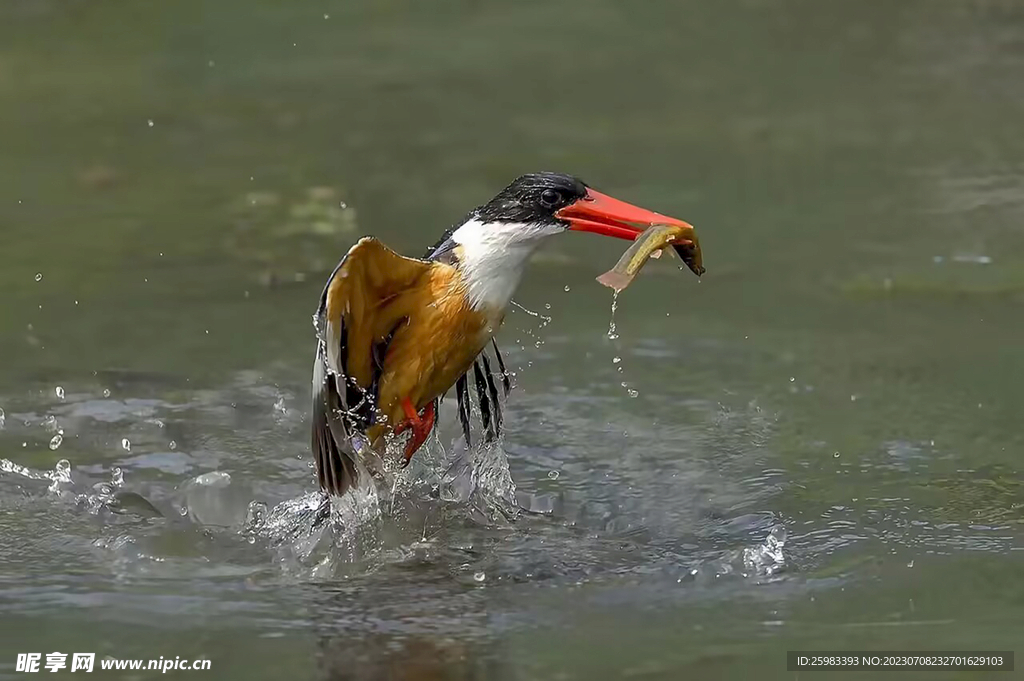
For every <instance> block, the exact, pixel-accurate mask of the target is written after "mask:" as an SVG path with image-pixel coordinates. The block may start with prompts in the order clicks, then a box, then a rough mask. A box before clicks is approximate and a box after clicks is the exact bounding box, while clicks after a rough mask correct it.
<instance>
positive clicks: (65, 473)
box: [47, 459, 72, 494]
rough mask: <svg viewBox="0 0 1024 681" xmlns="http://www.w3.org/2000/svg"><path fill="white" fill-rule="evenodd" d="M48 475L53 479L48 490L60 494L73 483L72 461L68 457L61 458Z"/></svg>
mask: <svg viewBox="0 0 1024 681" xmlns="http://www.w3.org/2000/svg"><path fill="white" fill-rule="evenodd" d="M47 477H49V478H50V480H51V481H52V482H51V483H50V487H49V489H48V490H47V491H49V492H50V493H51V494H60V493H61V492H63V491H65V488H66V487H69V486H70V485H71V484H72V480H71V462H70V461H68V460H67V459H61V460H60V461H58V462H57V465H56V466H54V467H53V470H52V471H50V473H49V474H48V476H47Z"/></svg>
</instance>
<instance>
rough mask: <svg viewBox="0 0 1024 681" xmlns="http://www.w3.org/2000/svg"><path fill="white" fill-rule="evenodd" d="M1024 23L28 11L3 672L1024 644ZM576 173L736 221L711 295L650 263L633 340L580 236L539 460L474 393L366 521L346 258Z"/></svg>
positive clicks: (779, 669) (515, 397) (573, 242)
mask: <svg viewBox="0 0 1024 681" xmlns="http://www.w3.org/2000/svg"><path fill="white" fill-rule="evenodd" d="M325 14H328V15H329V16H330V19H329V20H324V15H325ZM1022 41H1024V14H1022V11H1021V9H1020V8H1019V7H1018V5H1017V4H1015V3H998V2H987V1H986V2H971V1H966V2H958V3H934V2H923V1H920V2H918V1H916V0H911V1H909V2H903V3H877V2H875V3H872V2H868V3H865V2H853V1H849V2H833V3H819V2H811V1H810V0H785V1H783V2H776V3H770V4H765V3H758V2H749V1H746V0H743V1H740V0H737V1H736V2H725V3H703V2H695V1H694V2H684V3H678V2H672V3H670V2H665V1H660V0H659V1H656V2H647V3H637V4H636V6H635V7H633V6H632V5H631V6H630V9H629V11H628V12H625V11H623V9H622V6H621V3H612V2H607V1H605V0H594V1H593V2H589V3H587V6H586V11H581V5H580V4H579V3H571V2H568V1H567V0H559V1H556V2H552V3H547V4H545V7H544V11H543V12H539V11H537V7H534V6H533V5H532V4H530V3H525V4H524V3H520V4H517V3H504V4H493V3H492V4H475V5H472V4H471V5H467V4H464V3H455V4H447V5H444V4H442V5H440V6H431V7H429V8H428V7H426V6H422V7H421V6H415V5H413V4H408V3H407V4H403V5H401V6H399V5H387V4H385V5H378V4H373V3H338V2H329V3H328V4H326V5H318V6H316V7H312V8H310V7H302V6H301V4H294V3H293V4H282V3H269V2H264V1H263V0H257V1H256V2H255V3H246V4H244V5H243V4H241V3H238V2H234V1H233V0H228V1H226V2H221V3H216V4H213V5H211V4H210V3H204V4H202V5H200V4H199V3H196V2H193V1H192V0H185V1H184V2H179V3H169V4H168V3H165V4H162V5H161V4H153V5H146V6H142V5H140V6H138V7H134V8H126V7H124V6H120V5H108V4H104V3H84V4H82V3H47V2H29V1H27V0H15V1H14V2H8V3H4V4H3V6H2V8H0V98H3V99H4V103H5V104H6V106H0V129H2V130H4V131H5V133H6V134H5V135H4V138H3V140H4V142H3V145H2V146H3V153H2V154H0V169H2V170H3V171H4V172H3V176H4V177H5V178H7V180H6V181H5V182H3V183H0V235H2V241H3V253H4V255H5V261H4V267H0V283H2V284H3V287H2V289H0V290H2V291H3V294H2V295H3V307H2V309H3V314H0V325H2V331H3V333H0V359H2V361H0V406H2V411H0V607H2V609H3V612H4V622H5V624H7V625H8V626H7V627H6V628H5V636H4V639H3V643H0V677H5V678H6V677H8V676H10V677H20V674H16V673H15V672H14V670H13V664H14V660H15V657H16V654H17V653H18V652H27V651H36V652H41V653H48V652H52V651H54V650H59V651H65V650H67V651H93V652H96V653H97V654H98V655H100V656H104V655H110V656H114V657H122V658H123V657H139V658H143V657H146V658H149V657H153V658H157V657H160V656H165V657H168V656H169V657H174V656H181V657H183V658H186V657H187V658H200V657H208V658H209V659H211V660H212V663H213V669H214V670H216V674H217V677H218V678H227V679H233V678H246V679H249V678H267V679H278V678H289V679H291V678H309V679H342V678H344V679H379V678H393V679H399V678H401V679H470V678H473V679H488V680H491V679H496V680H500V679H554V678H561V679H605V678H607V679H613V678H631V677H632V678H645V679H666V680H667V679H678V678H691V677H692V678H748V677H752V676H755V675H756V676H757V677H758V678H762V677H768V678H778V677H785V678H791V675H790V674H786V672H785V671H784V669H785V662H784V660H785V656H784V651H785V650H787V649H797V648H804V649H815V648H817V649H828V648H848V649H853V648H868V649H876V650H881V649H893V648H901V647H909V648H913V647H917V648H936V647H937V648H947V649H964V648H972V647H973V648H982V649H984V648H987V649H999V648H1003V649H1007V648H1011V649H1012V648H1013V647H1014V646H1015V645H1018V639H1019V635H1018V630H1019V622H1020V619H1021V607H1020V603H1021V599H1022V587H1021V585H1020V584H1021V580H1020V574H1021V569H1022V567H1024V565H1022V560H1024V533H1022V530H1021V528H1022V527H1024V525H1022V522H1021V520H1022V518H1024V515H1022V509H1024V487H1022V486H1021V483H1020V477H1021V476H1020V473H1021V467H1020V452H1021V449H1022V446H1024V438H1022V434H1021V430H1020V426H1019V422H1020V414H1019V411H1020V409H1019V407H1020V405H1021V404H1024V387H1022V383H1021V381H1019V380H1018V378H1017V377H1018V376H1020V375H1024V374H1022V372H1024V362H1022V359H1021V354H1020V352H1019V350H1018V348H1019V347H1020V339H1021V338H1022V337H1024V316H1022V315H1021V304H1022V303H1024V278H1022V276H1021V272H1024V257H1022V256H1021V254H1022V253H1024V232H1022V231H1021V230H1020V225H1021V224H1024V223H1022V217H1024V139H1022V138H1021V136H1020V134H1019V133H1020V121H1021V120H1024V110H1022V109H1024V89H1022V88H1024V86H1022V83H1024V59H1022V56H1021V51H1020V49H1019V46H1020V45H1021V44H1022ZM438 45H443V46H444V49H437V46H438ZM15 74H16V77H15ZM595 88H600V92H601V94H600V96H594V91H595ZM150 121H152V125H150V124H149V122H150ZM540 169H559V170H567V171H570V172H575V173H578V174H580V175H581V176H582V177H584V178H585V179H586V180H587V181H588V182H590V183H591V184H593V185H594V186H595V187H596V188H598V189H599V190H602V191H605V192H607V193H610V194H612V195H614V196H616V197H619V198H622V199H625V200H629V201H632V202H635V203H637V204H639V205H642V206H645V207H649V208H652V209H654V210H659V211H662V212H665V213H667V214H670V215H675V216H678V217H680V218H683V219H686V220H688V221H690V222H692V223H693V224H695V225H696V226H697V228H698V230H699V231H700V237H701V243H702V246H703V247H704V250H705V256H706V261H707V266H708V274H707V275H706V276H705V277H704V278H703V280H702V281H701V283H700V284H699V285H698V283H697V280H696V279H695V278H694V277H693V276H692V275H690V274H689V273H688V272H679V271H677V269H676V267H674V266H673V263H671V262H669V263H662V262H661V261H660V260H659V261H654V262H651V263H649V264H648V266H647V267H645V269H644V271H643V273H642V274H641V275H640V276H639V277H638V278H637V280H636V281H635V282H634V283H633V284H632V285H631V286H630V288H629V289H628V290H626V291H624V292H623V293H622V295H621V296H619V297H618V299H617V303H616V310H615V316H614V322H615V328H614V332H615V334H616V335H618V338H616V339H614V340H609V338H608V337H607V336H606V332H607V330H608V328H609V326H608V325H609V321H610V320H609V301H608V296H607V290H606V289H605V288H604V287H602V286H600V285H599V284H597V283H595V282H594V281H593V279H594V277H595V276H596V275H597V274H599V273H600V272H603V271H605V270H606V269H607V268H608V267H610V266H611V265H612V264H613V263H614V262H615V261H616V259H617V258H618V257H619V256H620V255H621V253H622V248H623V246H624V242H623V243H619V242H616V243H612V242H610V241H609V240H604V239H601V238H599V237H596V236H593V235H582V234H567V235H564V236H562V237H558V238H556V239H555V240H553V242H552V243H551V244H550V247H549V248H546V249H545V250H544V251H543V252H541V253H539V254H538V256H537V259H536V261H535V262H534V263H533V265H532V266H531V268H530V271H529V272H528V275H527V279H526V281H525V282H524V285H523V287H522V289H521V290H520V292H519V293H518V295H517V301H518V303H520V304H521V305H522V306H523V307H524V308H526V309H528V310H542V311H543V312H544V314H543V315H542V316H541V317H534V316H531V315H528V314H518V312H519V311H520V310H519V309H518V308H516V309H515V310H513V311H512V312H511V313H510V314H509V315H508V319H507V321H506V328H505V329H503V330H502V331H501V333H500V335H499V342H500V343H502V345H503V347H504V348H505V350H506V351H507V355H508V357H507V360H508V364H509V369H510V370H512V371H514V372H515V374H516V386H515V389H514V391H513V394H512V398H511V399H510V401H509V403H508V404H507V405H506V406H505V408H504V409H503V416H504V421H505V425H506V436H505V438H504V440H503V441H502V442H501V443H500V446H497V447H492V448H487V449H483V450H481V449H477V448H466V447H465V446H464V445H463V444H462V443H460V442H459V441H458V438H457V436H458V428H457V427H456V426H455V424H456V419H455V417H454V408H455V407H454V404H453V402H454V401H453V400H452V401H446V402H445V404H444V405H443V407H442V410H441V413H440V415H439V420H440V422H441V423H442V431H441V433H440V434H439V436H438V437H437V438H436V440H432V441H431V442H430V443H429V444H428V446H427V447H425V449H424V450H423V451H421V452H420V453H418V454H417V456H416V458H415V459H414V463H413V465H412V466H410V468H409V469H408V470H406V471H405V472H402V473H394V474H392V475H391V477H390V478H388V479H387V480H386V481H385V482H384V483H382V485H381V487H379V488H377V489H374V490H372V492H368V493H367V494H366V495H365V497H362V498H358V499H351V500H349V501H348V502H346V503H344V504H341V505H336V507H335V508H327V509H325V507H324V506H323V505H322V500H321V498H320V497H319V496H318V495H317V494H316V493H315V489H314V483H313V473H312V470H311V468H310V459H309V452H308V427H309V423H308V416H309V411H308V390H309V366H310V361H311V355H312V350H313V347H312V334H311V330H310V328H309V315H310V314H311V313H312V311H313V308H314V307H315V301H316V298H317V296H318V295H319V293H320V287H321V285H322V283H323V280H324V279H325V277H326V276H327V274H328V273H329V271H330V270H331V268H332V267H333V266H334V264H335V263H336V261H337V259H338V258H339V257H340V255H341V254H343V253H344V252H345V251H346V250H347V248H348V247H349V245H350V244H351V243H352V242H353V241H354V239H356V238H357V237H358V236H360V235H362V234H365V233H373V234H375V235H377V236H379V237H380V238H382V239H383V240H384V241H385V242H386V243H388V244H389V245H391V246H393V247H394V248H396V249H398V250H399V251H402V252H404V253H410V254H419V253H421V252H422V251H423V249H425V248H426V246H427V245H429V244H430V243H433V242H434V241H435V239H436V237H437V236H438V235H439V234H440V233H441V232H442V231H443V230H444V229H445V228H446V227H447V226H449V224H450V223H451V222H453V221H455V220H457V219H458V218H459V217H461V216H462V215H463V214H464V213H465V211H466V210H467V209H469V208H470V207H471V206H473V205H475V204H477V203H479V202H481V201H483V200H485V199H487V198H489V196H491V195H492V194H493V193H494V192H496V191H497V190H498V189H499V188H500V187H501V186H503V185H504V183H506V182H508V181H509V180H510V179H511V178H512V177H514V176H515V175H517V174H519V173H521V172H524V171H528V170H540ZM40 274H41V275H43V276H41V277H37V275H40ZM546 303H550V304H551V305H552V307H551V309H550V310H549V309H548V308H546V307H542V306H544V305H545V304H546ZM547 318H549V321H548V320H547ZM517 340H518V341H519V342H517ZM614 357H619V358H620V361H619V362H618V363H614V362H613V358H614ZM619 367H621V368H623V371H622V372H621V373H620V372H619V371H618V368H619ZM791 377H792V378H793V379H794V380H793V381H790V378H791ZM623 382H626V383H627V387H628V389H632V390H635V391H637V396H636V397H635V398H633V399H631V398H630V396H629V394H628V393H627V392H626V388H624V387H623V386H622V383H623ZM57 386H60V388H61V393H62V394H63V396H61V393H58V392H57V388H56V387H57ZM57 435H60V440H59V445H58V447H57V448H56V449H51V443H52V442H53V439H54V438H55V436H57ZM837 453H838V454H839V456H836V454H837ZM551 473H557V475H555V476H551V475H550V474H551ZM480 575H482V576H483V579H482V580H481V579H479V578H478V576H480ZM173 674H174V673H173V672H172V673H171V674H170V675H171V676H173ZM180 675H184V674H180ZM939 676H940V678H942V677H941V675H939ZM946 677H947V678H958V677H957V675H956V674H952V673H951V674H948V675H946ZM143 678H146V677H145V676H144V675H143Z"/></svg>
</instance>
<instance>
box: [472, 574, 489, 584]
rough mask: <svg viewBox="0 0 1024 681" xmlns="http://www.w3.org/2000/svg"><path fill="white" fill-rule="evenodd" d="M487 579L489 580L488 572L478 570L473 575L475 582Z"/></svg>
mask: <svg viewBox="0 0 1024 681" xmlns="http://www.w3.org/2000/svg"><path fill="white" fill-rule="evenodd" d="M486 580H487V575H486V573H483V572H477V573H476V574H474V575H473V581H475V582H484V581H486Z"/></svg>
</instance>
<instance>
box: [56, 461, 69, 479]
mask: <svg viewBox="0 0 1024 681" xmlns="http://www.w3.org/2000/svg"><path fill="white" fill-rule="evenodd" d="M53 480H54V481H60V482H71V462H70V461H68V460H67V459H61V460H60V461H58V462H57V465H56V466H54V467H53Z"/></svg>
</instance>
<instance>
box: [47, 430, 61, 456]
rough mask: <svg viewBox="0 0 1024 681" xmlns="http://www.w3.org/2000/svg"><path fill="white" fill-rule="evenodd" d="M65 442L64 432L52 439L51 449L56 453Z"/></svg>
mask: <svg viewBox="0 0 1024 681" xmlns="http://www.w3.org/2000/svg"><path fill="white" fill-rule="evenodd" d="M62 442H64V431H63V430H62V431H60V432H58V433H57V434H56V435H54V436H53V437H52V438H50V449H51V450H53V451H56V450H57V448H59V447H60V445H61V443H62Z"/></svg>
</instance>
